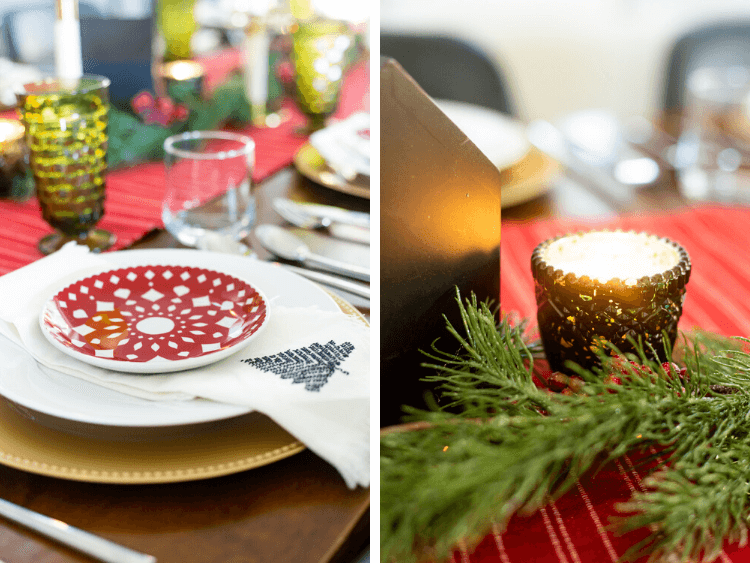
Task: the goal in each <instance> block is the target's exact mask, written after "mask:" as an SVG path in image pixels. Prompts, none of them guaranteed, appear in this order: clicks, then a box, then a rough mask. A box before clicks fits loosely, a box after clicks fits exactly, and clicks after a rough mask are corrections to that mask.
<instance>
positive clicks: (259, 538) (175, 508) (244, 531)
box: [0, 168, 370, 563]
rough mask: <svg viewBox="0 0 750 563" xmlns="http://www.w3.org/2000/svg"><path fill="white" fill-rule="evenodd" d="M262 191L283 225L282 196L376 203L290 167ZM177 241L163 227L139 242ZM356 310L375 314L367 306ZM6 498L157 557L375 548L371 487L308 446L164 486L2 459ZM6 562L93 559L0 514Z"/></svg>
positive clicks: (260, 561)
mask: <svg viewBox="0 0 750 563" xmlns="http://www.w3.org/2000/svg"><path fill="white" fill-rule="evenodd" d="M256 193H257V194H258V210H259V221H258V223H259V224H260V223H266V222H273V223H278V224H281V223H282V220H281V219H280V218H279V217H278V216H277V215H276V214H275V213H274V212H273V210H272V209H271V207H270V200H271V199H272V198H273V197H279V196H284V197H289V198H291V199H296V200H300V201H315V202H318V203H325V204H329V205H338V206H342V207H346V208H349V209H353V210H358V211H369V201H367V200H362V199H358V198H354V197H351V196H347V195H345V194H340V193H338V192H335V191H332V190H329V189H327V188H324V187H321V186H318V185H316V184H314V183H313V182H310V181H309V180H307V179H305V178H303V177H301V176H300V175H299V174H298V173H297V172H295V171H294V169H292V168H287V169H284V170H282V171H281V172H279V173H277V174H275V175H274V176H272V177H270V178H269V179H267V180H265V181H264V182H262V183H261V184H260V185H259V186H258V188H257V192H256ZM250 242H251V243H252V244H253V248H254V250H256V251H257V253H258V255H259V257H260V258H267V257H268V254H267V253H266V252H265V251H264V250H262V249H261V248H260V246H259V245H258V244H256V242H257V241H254V240H251V241H250ZM178 246H180V245H179V243H178V242H177V241H176V240H175V239H174V238H173V237H171V236H170V235H169V234H168V233H166V232H164V231H158V232H153V233H150V234H149V235H147V236H146V237H144V239H143V240H141V241H139V242H138V243H137V244H135V245H134V248H171V247H178ZM345 250H346V247H345V246H344V247H338V250H337V251H336V252H341V253H344V254H345ZM342 295H343V294H342ZM345 298H347V297H345ZM355 305H357V304H355ZM365 305H366V304H365ZM358 308H359V310H360V311H362V312H363V313H364V314H368V313H369V306H362V305H360V306H359V307H358ZM123 447H126V445H124V446H123ZM0 498H3V499H6V500H8V501H11V502H14V503H16V504H19V505H21V506H24V507H26V508H29V509H31V510H35V511H37V512H40V513H42V514H45V515H47V516H51V517H53V518H57V519H59V520H62V521H63V522H66V523H68V524H70V525H72V526H76V527H78V528H81V529H83V530H86V531H88V532H92V533H94V534H97V535H100V536H102V537H104V538H107V539H110V540H112V541H115V542H117V543H120V544H122V545H125V546H127V547H130V548H132V549H135V550H137V551H141V552H144V553H148V554H150V555H153V556H155V557H156V558H157V560H158V561H159V563H172V562H174V563H184V562H190V563H231V562H236V563H240V562H241V563H266V562H280V561H294V562H295V563H351V562H352V561H355V560H356V558H357V557H358V555H359V554H361V553H362V552H363V551H364V550H365V549H366V548H367V546H368V545H369V504H370V491H369V489H363V488H357V489H355V490H350V489H348V488H347V487H346V485H345V483H344V481H343V479H342V478H341V477H340V475H339V474H338V472H337V471H336V470H335V469H334V468H333V467H332V466H330V465H329V464H328V463H326V462H325V461H323V460H322V459H320V458H319V457H318V456H316V455H315V454H313V453H311V452H310V451H308V450H305V451H303V452H301V453H299V454H296V455H293V456H291V457H289V458H286V459H284V460H281V461H278V462H275V463H272V464H270V465H266V466H263V467H259V468H256V469H252V470H249V471H245V472H241V473H236V474H233V475H228V476H225V477H218V478H213V479H206V480H199V481H190V482H184V483H174V484H164V485H107V484H93V483H83V482H76V481H68V480H63V479H56V478H52V477H46V476H41V475H36V474H33V473H26V472H23V471H19V470H16V469H12V468H10V467H5V466H0ZM0 561H3V562H5V563H42V562H44V563H68V562H74V561H75V562H84V561H91V559H90V558H88V557H86V556H83V555H81V554H78V553H76V552H74V551H72V550H70V549H68V548H66V547H63V546H61V545H59V544H57V543H55V542H53V541H50V540H47V539H45V538H43V537H42V536H40V535H39V534H36V533H35V532H32V531H29V530H27V529H25V528H22V527H20V526H16V525H15V524H12V523H10V522H9V521H7V520H4V519H2V518H0Z"/></svg>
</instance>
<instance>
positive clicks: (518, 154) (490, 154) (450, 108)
mask: <svg viewBox="0 0 750 563" xmlns="http://www.w3.org/2000/svg"><path fill="white" fill-rule="evenodd" d="M435 103H436V104H437V105H438V107H439V108H440V109H441V110H442V111H443V113H445V115H447V116H448V118H449V119H450V120H451V121H452V122H453V123H455V124H456V125H457V126H458V128H459V129H460V130H461V131H463V132H464V134H465V135H466V136H467V137H468V138H469V139H471V142H473V143H474V144H475V145H476V146H477V148H478V149H479V150H481V151H482V152H483V153H484V155H485V156H486V157H487V158H488V159H490V161H491V162H492V164H494V165H495V166H496V167H497V168H498V169H500V170H504V169H505V168H509V167H510V166H513V165H514V164H515V163H516V162H518V161H519V160H521V159H522V158H523V157H524V156H526V153H528V152H529V149H530V148H531V144H530V143H529V140H528V138H527V136H526V128H525V127H524V125H523V124H522V123H520V122H519V121H517V120H515V119H513V118H512V117H510V116H508V115H505V114H504V113H500V112H499V111H495V110H493V109H490V108H485V107H482V106H476V105H473V104H467V103H464V102H454V101H450V100H435Z"/></svg>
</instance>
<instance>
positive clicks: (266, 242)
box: [255, 225, 370, 282]
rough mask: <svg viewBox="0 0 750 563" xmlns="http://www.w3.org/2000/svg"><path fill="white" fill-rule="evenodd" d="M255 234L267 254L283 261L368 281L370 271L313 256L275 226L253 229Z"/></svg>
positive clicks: (295, 239)
mask: <svg viewBox="0 0 750 563" xmlns="http://www.w3.org/2000/svg"><path fill="white" fill-rule="evenodd" d="M255 234H256V236H257V237H258V240H260V243H261V244H262V245H263V247H264V248H265V249H266V250H268V251H269V252H271V253H273V254H275V255H276V256H278V257H280V258H284V259H285V260H293V261H296V262H304V263H305V264H308V265H309V266H311V267H314V268H319V269H323V270H328V271H330V272H334V273H337V274H342V275H345V276H349V277H352V278H356V279H359V280H364V281H367V282H369V281H370V269H369V268H363V267H361V266H355V265H352V264H346V263H344V262H340V261H339V260H333V259H331V258H328V257H326V256H321V255H319V254H314V253H313V252H312V251H311V250H310V247H308V246H307V245H306V244H305V243H304V242H303V241H302V240H300V238H299V237H297V236H296V235H294V234H293V233H290V232H289V231H287V230H285V229H283V228H281V227H278V226H276V225H261V226H259V227H257V228H256V229H255Z"/></svg>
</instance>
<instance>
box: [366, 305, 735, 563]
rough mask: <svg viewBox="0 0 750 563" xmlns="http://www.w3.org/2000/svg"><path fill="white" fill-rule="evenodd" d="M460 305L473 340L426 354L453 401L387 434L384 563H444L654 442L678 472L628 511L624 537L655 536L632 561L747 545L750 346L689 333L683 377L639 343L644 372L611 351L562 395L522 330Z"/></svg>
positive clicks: (664, 473) (651, 484)
mask: <svg viewBox="0 0 750 563" xmlns="http://www.w3.org/2000/svg"><path fill="white" fill-rule="evenodd" d="M459 307H460V310H461V319H462V325H463V329H464V331H465V334H462V333H459V331H458V330H456V329H455V328H454V327H452V326H451V325H450V323H448V331H449V333H450V334H451V335H452V336H453V337H454V338H455V339H456V340H457V341H458V342H459V344H460V345H461V347H462V351H461V352H460V353H459V354H458V355H455V354H447V353H444V352H440V351H439V350H438V349H437V347H436V346H435V345H433V349H432V352H431V353H430V354H428V356H429V357H430V358H431V359H432V360H433V361H434V363H431V364H428V366H429V367H431V368H433V369H434V370H435V374H434V375H431V376H430V377H428V378H427V380H429V381H431V382H433V383H436V384H438V390H439V391H440V393H441V396H442V398H443V399H447V403H446V404H445V405H444V406H443V407H441V408H440V409H437V407H436V410H434V411H431V412H420V411H417V410H415V409H411V410H410V412H411V414H412V418H415V419H419V420H422V421H424V422H425V423H427V424H426V425H425V427H424V428H423V429H421V430H418V431H412V432H401V433H392V434H386V435H384V436H383V437H382V439H381V547H382V560H383V561H389V560H390V558H397V560H398V561H399V563H408V562H413V561H416V560H417V559H418V557H420V556H422V555H424V554H430V555H432V556H435V557H442V556H445V555H446V554H447V553H448V551H449V550H450V549H451V548H452V547H453V546H454V545H455V544H456V542H457V541H458V540H464V541H469V542H471V541H472V540H478V539H480V538H481V537H482V536H483V535H484V534H485V533H486V532H487V528H488V527H489V525H490V524H491V523H497V524H499V525H501V526H503V525H505V524H506V523H507V521H508V520H509V519H510V517H512V516H513V515H514V514H516V513H530V512H532V511H534V510H536V509H538V508H539V507H541V506H543V505H544V504H545V503H546V502H548V500H549V499H550V498H555V497H557V496H559V495H561V494H563V493H565V492H566V491H567V490H569V489H570V488H571V487H572V486H574V485H575V483H576V481H577V480H578V479H579V478H580V477H582V476H583V475H584V474H585V473H587V472H588V471H591V470H592V469H597V468H598V467H600V466H601V465H602V464H603V463H604V462H606V461H608V460H611V459H614V458H617V457H620V456H621V455H623V454H625V453H627V452H628V451H631V450H633V449H636V448H644V447H647V446H656V447H657V448H658V449H659V450H660V451H661V453H662V455H663V456H664V458H665V462H667V463H669V467H662V469H661V470H660V471H659V472H657V473H655V474H654V476H652V477H650V478H647V479H646V481H645V483H646V486H647V487H648V490H647V491H646V492H644V493H639V494H637V495H634V497H633V498H632V499H631V502H630V503H627V504H626V505H624V507H623V508H624V509H625V510H627V511H629V512H631V513H632V514H631V515H630V516H628V517H627V518H625V519H623V520H620V521H619V522H618V526H619V527H620V529H622V530H623V531H627V530H632V529H636V528H640V527H643V526H651V527H652V528H653V530H654V532H653V534H652V535H651V536H650V537H649V538H648V539H647V540H644V542H642V543H641V544H638V545H636V546H634V547H633V549H632V550H631V551H630V552H629V553H628V554H627V555H628V556H635V555H640V554H644V553H645V554H650V555H652V556H654V557H656V556H659V555H662V554H666V553H674V554H677V555H678V556H679V557H681V558H682V560H686V559H687V558H696V557H697V556H700V555H703V556H704V557H705V558H707V559H709V560H710V559H711V558H714V557H715V556H716V555H717V554H718V553H719V551H717V550H720V548H721V545H722V544H723V541H724V540H726V539H731V540H737V541H738V540H744V538H745V536H746V533H747V532H746V526H747V524H748V517H749V516H750V496H749V494H748V493H750V491H749V490H748V489H749V488H750V485H748V482H750V446H746V445H745V442H747V441H748V440H747V438H748V437H750V394H749V393H748V392H747V391H746V389H749V388H750V385H748V384H750V355H748V354H746V353H744V352H743V351H742V350H741V349H742V347H743V345H744V344H743V342H741V341H727V340H726V339H720V338H718V337H716V336H715V335H710V334H706V333H695V334H692V335H690V336H684V344H683V345H682V346H681V347H680V350H679V351H678V352H677V353H676V354H675V357H674V359H677V360H678V361H680V362H681V363H683V364H684V365H685V366H686V373H685V374H684V376H683V375H680V376H678V375H677V374H675V373H674V371H673V370H672V368H669V371H668V370H667V369H665V368H664V367H663V366H661V365H659V364H657V363H654V362H649V361H648V360H645V355H644V350H643V349H642V347H637V351H638V354H637V356H639V357H640V358H641V359H640V360H639V361H640V362H641V363H643V364H644V365H645V366H646V367H640V366H638V367H633V366H632V365H631V364H629V363H627V362H625V363H623V362H622V360H621V359H612V358H607V357H605V356H602V367H601V368H596V369H594V370H593V372H588V371H585V370H579V374H580V376H581V378H582V380H583V381H582V382H580V386H579V388H578V394H574V395H563V394H555V393H550V392H549V391H548V390H546V389H540V388H538V387H537V386H536V385H535V384H534V382H533V380H532V371H533V367H534V363H533V357H532V354H531V353H530V352H529V349H528V347H527V346H526V345H525V344H524V342H523V338H522V334H523V331H522V329H519V328H518V327H517V328H513V327H511V326H510V325H509V324H508V323H507V322H505V321H501V322H500V323H499V324H496V322H495V320H494V317H493V315H492V312H491V310H490V309H489V307H488V306H486V305H478V304H477V301H476V298H475V297H472V299H471V300H467V301H466V304H464V303H463V302H462V301H461V300H460V297H459ZM671 352H672V351H671V350H667V353H668V356H669V357H670V359H672V357H671ZM612 374H615V375H616V376H617V378H618V380H619V381H620V383H619V384H615V383H613V382H612V380H611V378H609V377H608V376H610V375H612ZM542 414H545V415H546V416H543V415H542ZM676 506H679V507H680V508H679V510H677V509H676V508H675V507H676Z"/></svg>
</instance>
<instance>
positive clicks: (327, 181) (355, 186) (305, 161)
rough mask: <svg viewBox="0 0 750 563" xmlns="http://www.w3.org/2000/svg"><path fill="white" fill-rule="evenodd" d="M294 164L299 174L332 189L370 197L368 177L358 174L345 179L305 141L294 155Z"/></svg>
mask: <svg viewBox="0 0 750 563" xmlns="http://www.w3.org/2000/svg"><path fill="white" fill-rule="evenodd" d="M294 166H295V167H296V168H297V170H298V171H299V173H300V174H302V175H303V176H304V177H306V178H307V179H309V180H312V181H313V182H316V183H318V184H321V185H323V186H325V187H327V188H330V189H332V190H336V191H338V192H342V193H345V194H349V195H353V196H356V197H363V198H365V199H370V178H369V177H366V176H360V175H358V176H357V177H356V178H354V179H353V180H351V181H347V180H345V179H344V178H342V177H341V176H340V175H338V174H336V172H335V171H334V170H333V169H332V168H330V167H329V166H328V165H327V164H326V161H325V159H324V158H323V157H322V156H321V155H320V153H319V152H318V151H317V150H316V149H315V147H313V146H312V145H311V144H310V143H305V144H304V145H303V146H302V148H301V149H299V150H298V151H297V154H295V155H294Z"/></svg>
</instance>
